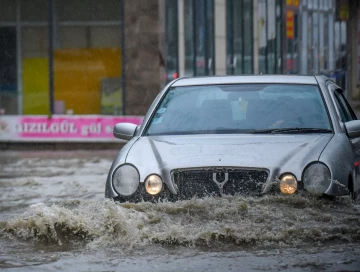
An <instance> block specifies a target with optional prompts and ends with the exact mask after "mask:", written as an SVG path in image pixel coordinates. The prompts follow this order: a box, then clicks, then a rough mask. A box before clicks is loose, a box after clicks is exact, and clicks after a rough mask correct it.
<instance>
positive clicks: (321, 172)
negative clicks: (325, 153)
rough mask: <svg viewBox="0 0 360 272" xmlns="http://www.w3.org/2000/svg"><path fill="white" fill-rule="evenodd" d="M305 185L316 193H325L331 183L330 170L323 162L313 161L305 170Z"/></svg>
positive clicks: (310, 191) (312, 192) (311, 191)
mask: <svg viewBox="0 0 360 272" xmlns="http://www.w3.org/2000/svg"><path fill="white" fill-rule="evenodd" d="M303 177H304V187H305V189H306V190H307V191H308V192H309V193H311V194H314V195H321V194H323V193H324V192H325V191H326V190H327V188H329V186H330V183H331V173H330V170H329V169H328V168H327V167H326V166H325V165H324V164H322V163H313V164H311V165H310V166H309V167H307V168H306V170H305V172H304V175H303Z"/></svg>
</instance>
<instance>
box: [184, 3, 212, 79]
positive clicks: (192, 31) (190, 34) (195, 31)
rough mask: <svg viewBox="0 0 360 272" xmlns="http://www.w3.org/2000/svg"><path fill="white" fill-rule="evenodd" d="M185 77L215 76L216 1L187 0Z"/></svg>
mask: <svg viewBox="0 0 360 272" xmlns="http://www.w3.org/2000/svg"><path fill="white" fill-rule="evenodd" d="M184 9H185V18H184V19H185V75H188V76H201V75H213V74H215V56H214V51H215V50H214V1H213V0H185V6H184Z"/></svg>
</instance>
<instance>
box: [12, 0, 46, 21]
mask: <svg viewBox="0 0 360 272" xmlns="http://www.w3.org/2000/svg"><path fill="white" fill-rule="evenodd" d="M14 2H16V1H14ZM20 9H21V15H20V16H21V20H22V21H27V22H39V21H42V22H47V21H48V0H31V1H29V0H21V1H20Z"/></svg>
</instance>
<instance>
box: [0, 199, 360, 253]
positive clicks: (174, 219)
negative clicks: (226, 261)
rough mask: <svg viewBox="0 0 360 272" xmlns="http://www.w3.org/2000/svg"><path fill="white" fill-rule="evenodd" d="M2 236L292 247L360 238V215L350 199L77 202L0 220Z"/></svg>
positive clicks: (105, 244) (125, 246)
mask: <svg viewBox="0 0 360 272" xmlns="http://www.w3.org/2000/svg"><path fill="white" fill-rule="evenodd" d="M0 235H1V236H7V237H10V238H14V237H16V238H18V239H23V240H27V241H33V242H35V243H50V244H57V245H59V246H65V245H73V246H75V245H76V246H79V245H86V247H89V248H113V249H119V250H120V251H127V250H129V249H133V248H141V247H144V246H146V245H149V244H161V245H173V246H191V247H198V246H201V247H203V246H205V247H215V246H216V247H217V248H218V247H219V246H221V245H224V246H229V245H231V246H235V247H237V248H238V247H249V246H252V247H271V248H273V247H290V246H291V247H293V246H303V245H307V244H309V245H310V244H312V245H313V244H314V243H318V244H321V243H326V242H330V241H332V242H340V241H341V242H343V241H352V242H354V241H360V212H359V210H358V209H356V206H355V205H354V204H353V202H352V201H351V200H350V198H349V197H342V198H337V199H335V200H328V199H321V198H320V199H319V198H316V197H307V196H301V195H293V196H283V195H271V196H264V197H261V198H253V197H246V198H245V197H223V198H205V199H192V200H188V201H180V202H177V203H170V202H165V203H158V204H152V203H147V202H142V203H137V204H133V203H125V204H119V203H114V202H113V201H110V200H101V201H85V200H79V201H77V202H75V203H74V204H73V205H69V206H58V205H52V206H46V205H45V204H41V203H39V204H35V205H32V206H30V207H29V208H28V209H27V210H26V212H25V213H24V214H22V215H21V216H15V217H13V218H11V219H8V220H4V221H0Z"/></svg>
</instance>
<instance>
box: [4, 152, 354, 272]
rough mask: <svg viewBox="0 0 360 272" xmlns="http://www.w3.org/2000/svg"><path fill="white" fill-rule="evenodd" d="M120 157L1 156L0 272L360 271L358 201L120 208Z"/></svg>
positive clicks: (231, 201)
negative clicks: (108, 190) (113, 179)
mask: <svg viewBox="0 0 360 272" xmlns="http://www.w3.org/2000/svg"><path fill="white" fill-rule="evenodd" d="M115 154H116V152H114V151H68V152H64V151H63V152H55V151H53V152H44V151H42V152H9V151H6V152H5V151H1V152H0V188H1V194H0V270H2V269H9V271H55V270H59V271H284V270H285V271H360V206H359V205H358V204H356V203H353V202H352V201H351V200H350V198H349V197H341V198H337V199H333V200H330V199H318V198H309V197H304V196H298V195H296V196H290V197H285V196H281V195H273V196H265V197H261V198H253V197H224V198H206V199H193V200H188V201H182V202H177V203H159V204H151V203H139V204H118V203H114V202H112V201H110V200H106V199H104V185H105V179H106V175H107V171H108V169H109V167H110V165H111V162H112V159H113V158H114V156H115Z"/></svg>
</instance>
